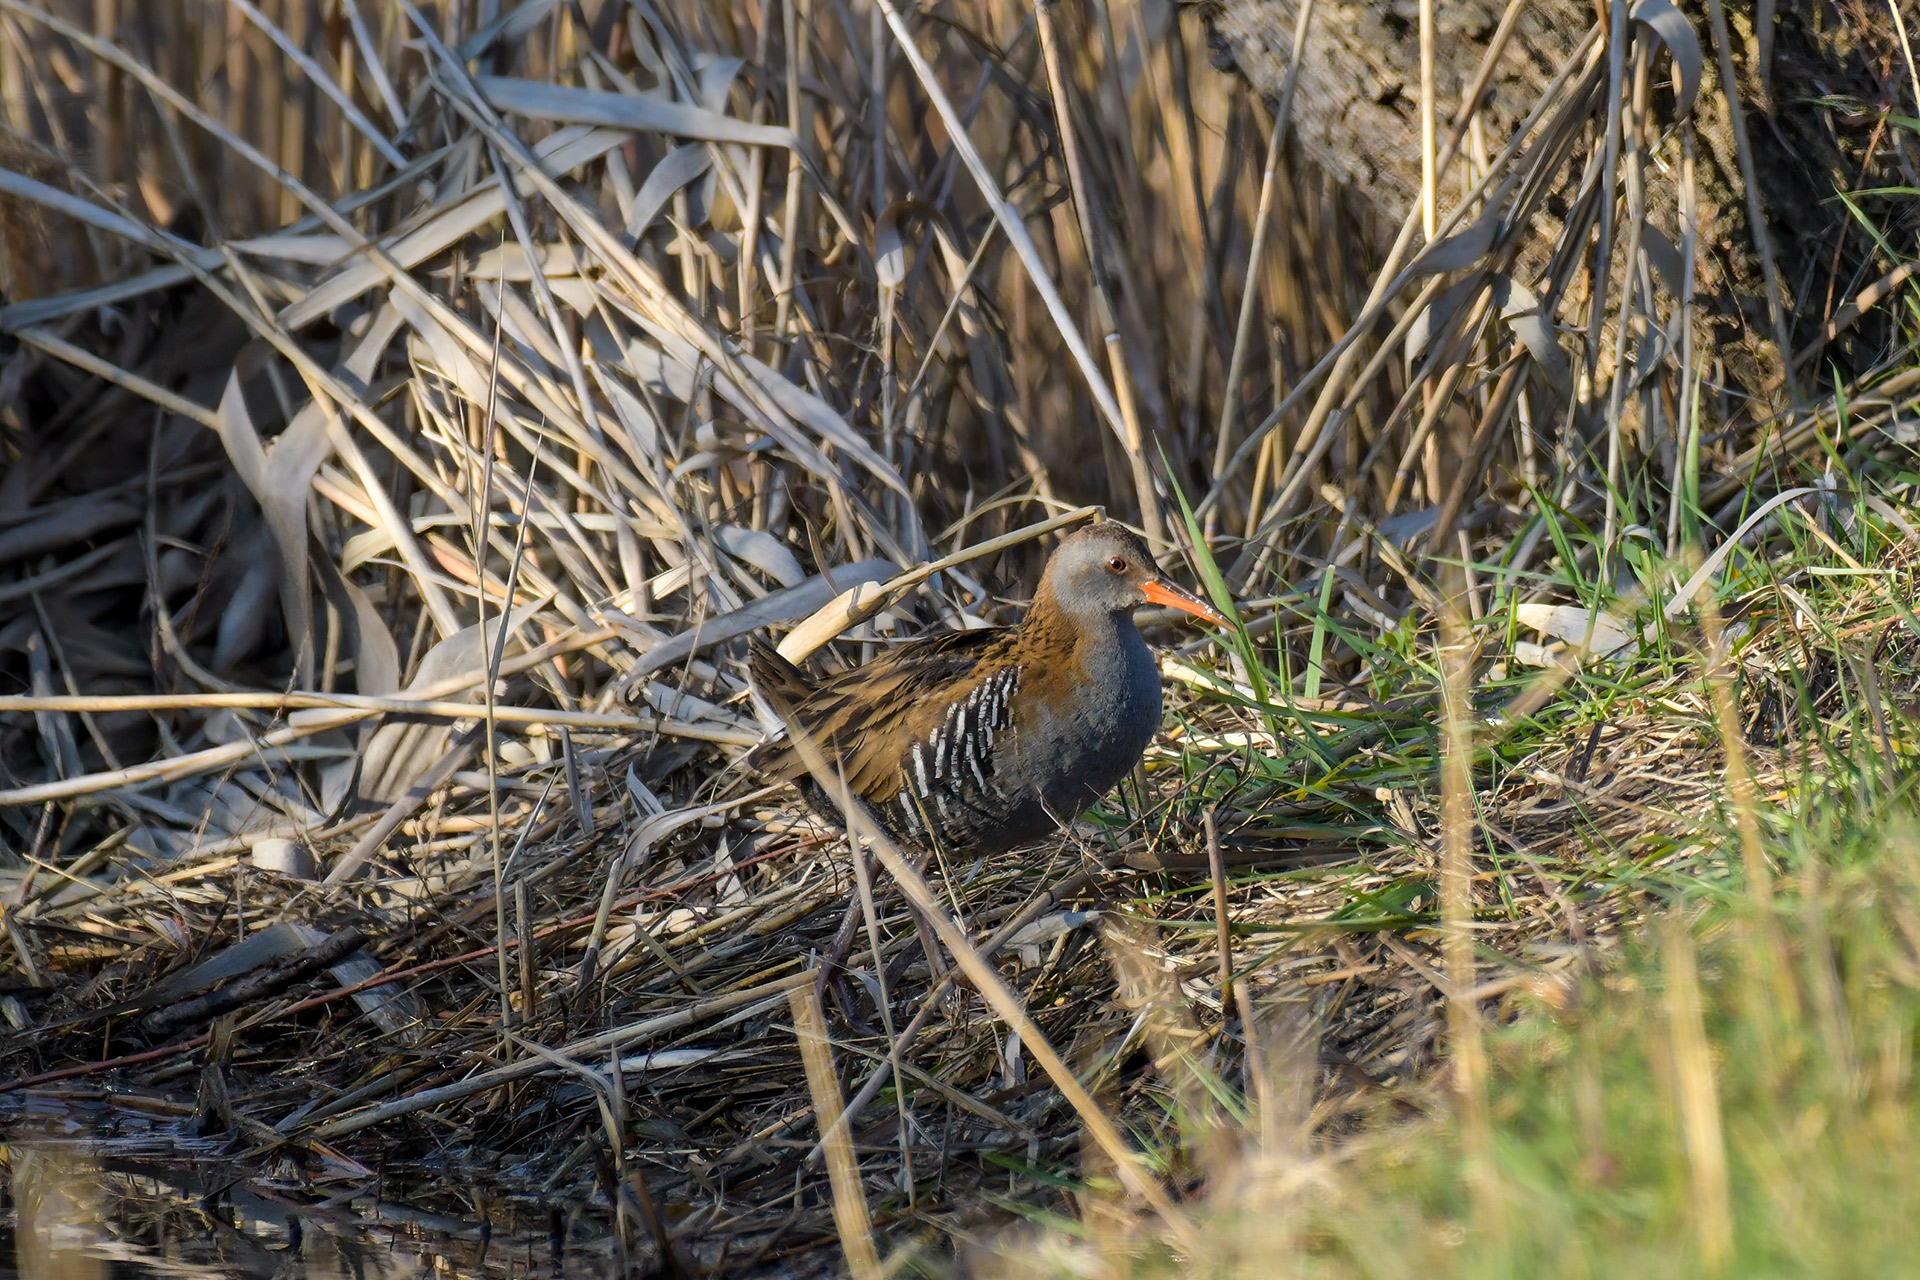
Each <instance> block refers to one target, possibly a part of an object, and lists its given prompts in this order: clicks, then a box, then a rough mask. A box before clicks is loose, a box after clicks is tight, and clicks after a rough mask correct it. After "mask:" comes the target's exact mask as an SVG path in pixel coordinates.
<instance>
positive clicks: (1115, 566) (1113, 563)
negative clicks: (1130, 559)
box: [1107, 556, 1127, 573]
mask: <svg viewBox="0 0 1920 1280" xmlns="http://www.w3.org/2000/svg"><path fill="white" fill-rule="evenodd" d="M1107 568H1109V569H1111V570H1113V571H1114V572H1115V573H1125V572H1126V571H1127V558H1126V557H1125V556H1115V557H1113V559H1111V560H1109V561H1107Z"/></svg>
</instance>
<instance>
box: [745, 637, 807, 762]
mask: <svg viewBox="0 0 1920 1280" xmlns="http://www.w3.org/2000/svg"><path fill="white" fill-rule="evenodd" d="M747 679H748V681H749V683H750V684H751V685H752V688H753V705H754V710H755V712H756V713H757V714H758V715H759V717H760V727H761V728H762V729H764V730H765V731H766V734H767V741H765V742H763V743H761V744H760V745H759V746H757V747H755V748H754V749H753V750H751V751H749V752H748V753H747V767H748V768H751V769H754V770H757V771H759V772H761V773H771V774H776V775H781V776H785V775H786V774H787V773H788V772H789V771H790V769H789V768H783V766H790V765H791V762H792V754H793V753H792V747H791V746H790V745H789V744H788V743H787V741H786V737H787V723H786V719H785V717H784V716H783V715H782V713H783V712H785V713H786V714H789V715H790V714H792V712H793V709H794V708H795V707H797V706H799V705H800V701H801V699H803V698H805V697H806V696H807V693H808V692H809V690H810V689H811V687H812V686H811V685H810V684H809V683H808V681H807V673H806V672H804V671H802V670H801V669H800V668H799V667H797V666H795V665H794V664H793V663H791V662H789V661H787V660H786V659H785V658H783V657H781V656H780V651H779V650H777V649H775V648H774V647H773V646H772V645H770V644H768V643H767V642H766V641H765V640H763V639H761V638H760V637H759V636H748V637H747Z"/></svg>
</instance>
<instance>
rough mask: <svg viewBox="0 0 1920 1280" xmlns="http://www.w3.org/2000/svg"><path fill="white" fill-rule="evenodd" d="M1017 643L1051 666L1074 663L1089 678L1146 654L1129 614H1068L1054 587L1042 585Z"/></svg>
mask: <svg viewBox="0 0 1920 1280" xmlns="http://www.w3.org/2000/svg"><path fill="white" fill-rule="evenodd" d="M1017 643H1018V644H1019V647H1020V648H1022V649H1025V650H1028V651H1029V652H1032V653H1035V654H1038V655H1042V656H1043V658H1044V659H1045V660H1046V661H1047V663H1048V665H1056V664H1059V665H1064V664H1067V663H1072V664H1073V665H1076V666H1079V667H1081V668H1083V669H1084V670H1085V671H1086V672H1087V673H1088V674H1090V675H1092V674H1096V673H1098V672H1100V671H1101V670H1102V669H1111V667H1112V665H1113V664H1115V663H1120V662H1124V661H1125V660H1127V659H1129V658H1132V657H1135V656H1136V654H1135V650H1140V651H1142V652H1144V651H1145V648H1146V642H1145V641H1144V640H1142V639H1141V638H1140V632H1139V630H1138V629H1136V628H1135V627H1134V625H1133V618H1132V616H1131V615H1129V614H1126V613H1110V612H1108V611H1106V610H1104V609H1100V610H1069V609H1068V608H1067V607H1066V606H1065V605H1063V604H1062V603H1061V602H1060V600H1059V598H1058V597H1057V596H1055V595H1054V593H1053V590H1052V583H1050V582H1046V581H1042V582H1041V584H1040V590H1039V591H1038V592H1037V593H1036V594H1035V595H1034V598H1033V606H1032V607H1031V608H1030V609H1028V610H1027V616H1026V618H1025V619H1024V620H1023V621H1022V622H1021V623H1020V629H1019V634H1018V639H1017Z"/></svg>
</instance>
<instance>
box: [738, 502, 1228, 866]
mask: <svg viewBox="0 0 1920 1280" xmlns="http://www.w3.org/2000/svg"><path fill="white" fill-rule="evenodd" d="M1150 604H1151V605H1162V606H1166V607H1169V608H1173V609H1178V610H1180V611H1182V612H1184V613H1188V614H1191V615H1193V616H1194V617H1196V618H1200V619H1203V620H1205V621H1207V622H1211V623H1213V624H1214V625H1216V626H1226V625H1227V619H1226V617H1225V615H1223V614H1222V613H1221V612H1220V611H1219V610H1218V609H1216V608H1214V607H1213V606H1212V605H1210V604H1208V603H1207V602H1206V601H1205V600H1203V599H1201V598H1200V597H1199V596H1197V595H1195V594H1194V593H1193V592H1191V591H1189V590H1187V589H1186V588H1184V587H1182V586H1180V585H1178V584H1177V583H1175V582H1174V581H1173V580H1172V579H1171V578H1169V577H1168V576H1167V575H1166V574H1165V573H1164V572H1162V571H1161V569H1160V566H1159V565H1158V564H1156V563H1155V562H1154V559H1153V556H1152V554H1151V553H1150V552H1149V551H1148V550H1147V546H1146V544H1145V543H1144V542H1142V541H1141V540H1140V538H1139V537H1138V536H1137V535H1135V534H1134V533H1133V532H1132V531H1131V530H1129V529H1127V528H1126V527H1125V526H1123V525H1121V524H1118V523H1116V522H1113V521H1109V520H1101V521H1097V522H1096V523H1094V524H1091V525H1089V526H1087V527H1086V528H1084V529H1081V530H1080V531H1078V532H1076V533H1074V534H1072V535H1070V536H1069V537H1067V538H1065V539H1063V540H1062V541H1061V543H1060V545H1059V547H1058V548H1057V549H1056V550H1055V551H1054V553H1053V555H1052V556H1051V557H1050V558H1049V559H1048V561H1047V566H1046V569H1045V571H1044V572H1043V573H1042V574H1041V577H1040V586H1039V589H1038V590H1037V591H1036V592H1035V593H1034V597H1033V604H1032V605H1031V606H1030V607H1029V609H1028V610H1027V614H1026V617H1025V618H1024V619H1023V620H1022V621H1021V622H1020V623H1019V624H1017V625H1015V626H1006V627H986V628H980V629H976V630H969V631H947V632H939V633H935V634H933V635H928V636H924V637H921V638H919V639H917V640H912V641H908V642H907V643H905V644H901V645H898V646H895V647H894V648H892V649H889V650H887V651H886V652H885V653H883V654H881V655H880V656H879V657H877V658H875V659H873V660H872V661H871V662H867V663H865V664H863V665H860V666H856V667H852V668H849V669H847V670H845V671H842V672H840V673H839V674H837V675H833V676H829V677H827V678H826V679H824V680H821V681H819V682H817V683H816V682H815V681H814V680H813V679H812V678H811V677H809V676H808V675H807V673H806V672H805V671H803V670H801V669H800V668H799V667H798V666H796V665H795V664H793V663H792V662H790V661H788V660H787V659H786V658H785V657H783V656H781V654H780V653H779V652H777V651H776V650H775V649H774V648H773V647H772V646H771V645H769V644H768V643H767V642H766V641H765V640H764V639H762V638H761V637H758V636H755V637H751V638H750V639H749V640H748V657H747V667H748V674H749V676H750V678H751V679H752V682H753V685H754V687H755V689H756V690H757V691H758V692H759V693H760V694H761V696H762V697H764V698H765V699H766V700H767V701H768V702H770V703H771V704H773V706H774V707H775V708H776V709H779V710H783V713H784V715H785V716H786V717H788V719H789V723H790V724H791V725H794V726H797V727H798V728H799V729H800V730H802V731H803V732H804V733H805V734H806V735H807V736H808V737H809V738H811V739H812V740H813V742H814V743H815V744H816V745H817V746H818V747H819V749H820V752H821V754H822V756H823V757H824V758H825V760H826V762H827V766H828V769H829V770H830V771H832V772H833V773H835V774H836V775H839V776H842V777H844V778H845V780H846V787H847V790H848V791H850V792H851V793H852V794H853V795H855V796H858V797H859V798H860V799H862V800H864V801H865V802H866V803H867V806H868V808H869V810H870V812H871V813H872V815H873V817H874V818H875V819H876V820H877V821H878V822H879V824H880V826H881V827H882V828H883V829H884V830H885V831H886V833H887V834H888V835H889V836H891V837H892V838H893V840H894V841H895V842H896V843H897V844H902V845H906V846H909V847H912V848H917V849H922V850H927V851H932V850H934V849H936V848H938V849H940V850H942V851H945V852H962V853H971V854H988V853H998V852H1001V851H1004V850H1006V849H1010V848H1013V847H1015V846H1017V845H1021V844H1025V843H1028V842H1030V841H1033V840H1036V839H1039V838H1040V837H1042V836H1045V835H1046V834H1048V833H1049V832H1051V831H1053V830H1055V829H1057V828H1059V827H1062V826H1065V825H1066V824H1067V823H1070V822H1071V821H1073V819H1075V818H1077V817H1078V816H1079V815H1080V814H1081V813H1082V812H1083V811H1084V810H1086V809H1087V808H1088V807H1089V806H1091V805H1092V804H1093V803H1094V802H1095V801H1097V800H1098V799H1100V797H1102V796H1104V795H1105V794H1106V793H1107V792H1108V791H1110V790H1112V789H1113V787H1114V786H1115V785H1116V784H1118V783H1119V781H1120V780H1121V779H1122V778H1124V777H1125V776H1126V775H1127V774H1128V773H1130V772H1131V771H1132V770H1133V767H1134V765H1135V764H1137V763H1139V760H1140V757H1141V756H1142V755H1144V754H1145V752H1146V749H1147V745H1148V744H1149V743H1150V742H1151V741H1152V740H1153V735H1154V732H1155V731H1156V730H1157V729H1158V728H1159V725H1160V668H1159V664H1158V663H1157V662H1156V661H1155V660H1154V656H1153V653H1152V651H1151V650H1149V649H1148V648H1147V642H1146V641H1145V640H1144V639H1143V638H1141V635H1140V632H1139V629H1138V628H1137V627H1135V626H1134V621H1133V611H1134V610H1135V609H1138V608H1140V607H1142V606H1145V605H1150ZM747 764H748V766H749V767H750V768H753V769H755V770H756V771H758V772H760V773H762V774H763V775H766V776H768V777H771V778H774V779H776V780H786V781H792V782H797V783H798V784H799V786H800V791H801V794H802V796H803V797H804V798H805V800H806V802H807V804H808V806H809V807H810V808H812V809H813V810H814V811H815V812H816V813H818V814H819V815H820V816H821V817H823V818H825V819H827V820H828V821H829V822H833V821H837V820H839V819H840V817H841V814H840V806H839V803H838V796H837V795H836V794H829V793H828V792H827V791H826V790H825V789H823V788H822V787H821V786H820V785H819V784H818V783H817V782H815V780H814V778H813V776H812V775H811V774H810V773H809V771H808V769H807V766H806V764H805V762H804V761H803V760H802V759H801V755H800V752H799V750H798V748H797V747H796V746H795V744H794V743H793V741H792V740H791V738H790V737H777V738H774V739H772V740H770V741H767V742H763V743H761V744H760V745H758V746H756V747H755V748H754V749H753V750H752V751H751V752H749V753H748V756H747ZM836 791H837V788H836Z"/></svg>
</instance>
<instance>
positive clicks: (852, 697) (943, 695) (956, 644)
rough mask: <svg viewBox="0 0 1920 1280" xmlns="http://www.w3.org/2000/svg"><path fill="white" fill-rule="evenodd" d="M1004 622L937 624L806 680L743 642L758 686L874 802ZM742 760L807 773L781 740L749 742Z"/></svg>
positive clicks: (995, 641)
mask: <svg viewBox="0 0 1920 1280" xmlns="http://www.w3.org/2000/svg"><path fill="white" fill-rule="evenodd" d="M1012 634H1013V629H1012V628H1010V627H986V628H982V629H980V630H976V631H943V632H940V633H938V634H935V635H931V636H924V637H922V638H920V639H918V640H912V641H909V642H908V643H906V644H903V645H897V646H895V647H894V648H892V649H889V650H887V651H886V652H885V653H883V654H881V655H880V656H879V657H877V658H875V659H874V660H873V661H872V662H869V663H866V664H865V665H863V666H858V667H854V668H851V669H850V670H847V671H843V672H841V673H840V674H839V675H836V676H830V677H828V678H827V679H826V680H824V681H822V682H821V683H820V684H818V685H810V684H809V683H808V681H807V677H806V674H805V673H804V672H802V671H801V670H800V669H799V668H798V667H796V666H794V665H793V664H792V663H791V662H788V661H787V660H786V659H785V658H783V657H781V656H780V655H779V654H778V653H776V652H775V651H774V650H773V648H772V646H770V645H768V644H766V643H765V642H764V641H762V640H760V639H759V638H758V637H755V638H754V639H752V640H750V641H749V642H748V648H747V666H748V671H749V673H750V674H751V675H752V677H753V682H754V684H755V686H756V687H757V688H759V690H760V691H761V693H762V694H763V695H765V696H766V697H767V698H768V699H769V700H771V701H776V702H779V701H784V702H786V703H787V704H788V705H789V706H790V707H791V708H792V710H793V716H794V719H795V720H796V721H797V722H798V723H799V725H800V727H801V728H803V729H805V730H806V731H807V733H808V734H809V735H811V736H812V738H813V740H814V741H815V742H817V743H819V744H820V748H821V750H822V752H824V753H825V755H826V757H827V760H828V761H829V762H830V763H833V764H836V765H838V766H839V767H840V768H842V769H844V770H845V771H846V775H847V782H848V785H849V786H850V787H851V788H852V789H853V791H854V792H855V793H856V794H858V795H861V796H864V797H866V798H867V799H868V800H872V801H878V802H881V803H884V802H886V801H887V800H890V799H892V797H893V795H894V793H895V792H897V791H898V790H899V789H900V766H901V761H902V760H903V759H905V757H906V754H907V752H908V751H909V750H910V747H911V744H912V743H913V742H914V741H916V740H919V739H923V738H925V737H926V736H927V735H928V734H929V733H930V732H931V731H932V729H933V727H934V726H935V725H937V724H938V723H939V721H940V719H941V717H942V716H944V715H945V714H946V710H947V704H948V703H950V702H952V701H953V700H954V699H955V698H957V697H963V696H964V695H965V694H966V693H967V691H968V690H969V689H970V688H972V686H973V685H974V684H975V683H977V681H975V680H974V679H973V676H974V673H975V671H976V670H977V669H979V667H980V664H981V661H982V659H984V658H986V657H988V656H989V655H990V654H992V653H994V652H996V651H997V650H998V649H999V648H1000V647H1002V646H1004V645H1005V644H1006V643H1008V641H1009V640H1010V638H1011V637H1012ZM747 763H748V764H749V765H751V766H752V767H754V768H756V769H759V770H761V771H762V772H764V773H767V774H770V775H772V776H774V777H777V778H787V779H793V778H798V777H799V776H800V775H802V774H804V773H805V772H806V766H805V765H804V764H802V763H801V761H800V756H799V753H798V752H796V751H795V750H794V749H793V747H792V745H791V744H790V743H789V742H787V741H786V740H785V739H781V740H778V741H775V742H768V743H764V744H762V745H761V746H758V747H755V748H754V749H753V751H752V752H751V753H750V754H749V755H748V757H747Z"/></svg>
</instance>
